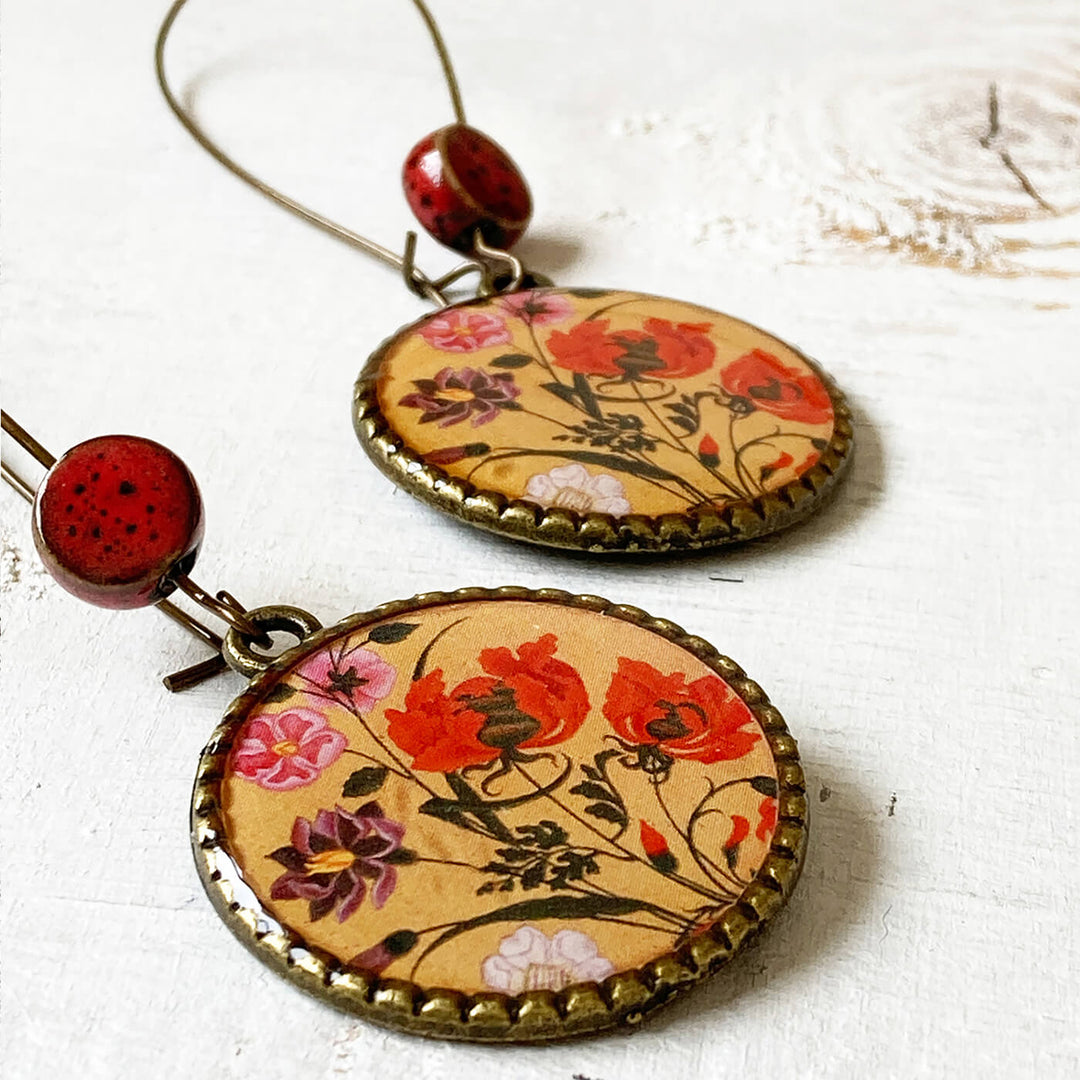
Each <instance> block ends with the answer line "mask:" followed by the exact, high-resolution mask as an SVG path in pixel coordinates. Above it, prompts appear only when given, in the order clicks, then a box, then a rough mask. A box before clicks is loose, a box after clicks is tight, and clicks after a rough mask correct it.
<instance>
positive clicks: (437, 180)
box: [401, 124, 532, 251]
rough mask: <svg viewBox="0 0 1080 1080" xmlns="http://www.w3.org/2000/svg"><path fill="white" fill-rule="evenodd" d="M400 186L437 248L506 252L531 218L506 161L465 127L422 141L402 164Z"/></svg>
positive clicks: (525, 194) (528, 199) (525, 195)
mask: <svg viewBox="0 0 1080 1080" xmlns="http://www.w3.org/2000/svg"><path fill="white" fill-rule="evenodd" d="M401 182H402V184H403V186H404V188H405V198H406V199H408V200H409V206H410V207H412V212H413V213H414V214H415V215H416V217H417V220H418V221H419V222H420V224H421V225H423V226H424V228H425V229H427V231H428V232H429V233H431V235H432V236H434V237H435V239H436V240H438V241H439V242H440V243H441V244H446V245H447V246H448V247H452V248H456V249H457V250H458V251H471V250H472V246H473V236H474V234H475V232H476V230H477V229H479V230H480V233H481V235H482V236H483V238H484V242H485V243H487V244H489V245H491V246H492V247H497V248H503V249H506V248H509V247H510V246H511V245H512V244H514V243H515V242H516V241H517V240H519V239H520V238H521V235H522V233H524V232H525V227H526V226H527V225H528V223H529V218H530V217H531V216H532V196H531V195H530V194H529V187H528V185H527V184H526V183H525V178H524V177H523V176H522V175H521V173H520V171H519V170H518V167H517V166H516V165H515V164H514V162H513V161H512V160H511V158H510V155H509V154H507V152H506V151H505V150H504V149H503V148H502V147H501V146H499V145H498V144H497V143H495V142H492V140H491V139H489V138H488V137H487V136H486V135H484V134H482V133H481V132H479V131H477V130H476V129H475V128H471V127H468V126H467V125H465V124H450V125H448V126H447V127H444V128H439V130H438V131H435V132H433V133H432V134H430V135H428V136H427V138H425V139H421V140H420V142H418V143H417V144H416V146H414V147H413V148H412V151H411V152H410V153H409V156H408V157H407V158H406V159H405V167H404V168H403V169H402V173H401Z"/></svg>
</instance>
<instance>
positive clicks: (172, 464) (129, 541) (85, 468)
mask: <svg viewBox="0 0 1080 1080" xmlns="http://www.w3.org/2000/svg"><path fill="white" fill-rule="evenodd" d="M202 533H203V514H202V499H201V498H200V496H199V489H198V487H197V486H196V484H195V480H194V478H193V477H192V476H191V473H189V472H188V469H187V466H185V465H184V463H183V462H182V461H181V460H180V459H179V458H178V457H177V456H176V455H175V454H173V453H172V451H170V450H167V449H166V448H165V447H164V446H161V445H159V444H158V443H156V442H152V441H151V440H149V439H142V438H138V437H136V436H131V435H106V436H102V437H100V438H96V439H90V440H88V441H87V442H84V443H80V444H79V445H78V446H76V447H74V448H73V449H72V450H69V451H68V452H67V453H66V454H64V456H63V457H61V458H60V460H59V461H57V463H56V464H55V465H54V466H53V467H52V469H51V470H50V471H49V473H48V475H47V476H46V478H45V481H44V483H43V484H42V486H41V488H40V490H39V491H38V496H37V499H36V501H35V508H34V541H35V543H36V544H37V548H38V552H39V553H40V555H41V558H42V561H43V562H44V563H45V566H46V567H47V568H48V570H49V572H50V573H51V574H52V575H53V577H55V578H56V580H57V581H58V582H59V583H60V584H61V585H62V586H63V587H64V588H65V589H67V590H68V592H71V593H74V594H75V595H76V596H78V597H79V598H80V599H82V600H87V601H89V602H90V603H92V604H97V605H99V606H101V607H109V608H134V607H144V606H146V605H149V604H153V603H156V602H157V601H158V600H160V599H161V598H162V597H163V596H165V595H166V594H167V593H169V592H171V591H172V589H173V586H172V584H171V583H170V582H169V581H168V580H167V579H166V576H167V575H168V574H169V573H170V571H175V570H182V571H186V570H187V569H190V567H191V565H192V564H193V563H194V561H195V555H196V553H197V551H198V547H199V543H200V542H201V540H202Z"/></svg>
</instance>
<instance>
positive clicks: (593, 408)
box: [574, 371, 604, 420]
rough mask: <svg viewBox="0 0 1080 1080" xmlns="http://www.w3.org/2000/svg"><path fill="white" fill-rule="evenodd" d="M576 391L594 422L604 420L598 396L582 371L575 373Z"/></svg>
mask: <svg viewBox="0 0 1080 1080" xmlns="http://www.w3.org/2000/svg"><path fill="white" fill-rule="evenodd" d="M574 389H575V390H576V391H577V396H578V398H579V399H580V400H581V404H582V406H583V407H584V409H585V411H586V412H587V413H588V414H589V415H590V416H591V417H592V418H593V419H594V420H603V418H604V414H603V413H602V412H601V411H600V406H599V404H597V401H596V395H595V394H594V393H593V389H592V387H591V386H590V385H589V380H588V379H586V378H585V376H584V375H582V373H581V372H580V371H575V372H574Z"/></svg>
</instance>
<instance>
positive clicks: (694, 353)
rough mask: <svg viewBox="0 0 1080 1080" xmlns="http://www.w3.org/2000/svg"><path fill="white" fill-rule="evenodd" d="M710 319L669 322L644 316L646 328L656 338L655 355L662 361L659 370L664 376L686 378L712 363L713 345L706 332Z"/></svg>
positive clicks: (710, 325)
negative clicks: (699, 321) (697, 321)
mask: <svg viewBox="0 0 1080 1080" xmlns="http://www.w3.org/2000/svg"><path fill="white" fill-rule="evenodd" d="M711 329H712V323H685V322H681V323H671V322H669V321H668V320H667V319H646V320H645V332H646V333H647V334H651V335H652V337H653V338H654V339H655V341H656V355H657V356H659V357H660V359H661V360H663V362H664V369H663V371H662V372H661V373H660V374H662V375H663V376H664V378H666V379H685V378H686V377H687V376H689V375H700V374H701V373H702V372H703V371H708V370H709V368H710V367H712V362H713V360H715V359H716V346H715V345H714V344H713V343H712V341H711V340H710V339H709V338H708V337H706V336H705V335H706V334H707V333H708V331H710V330H711Z"/></svg>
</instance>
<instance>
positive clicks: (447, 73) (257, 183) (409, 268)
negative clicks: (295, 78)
mask: <svg viewBox="0 0 1080 1080" xmlns="http://www.w3.org/2000/svg"><path fill="white" fill-rule="evenodd" d="M187 3H188V0H175V2H174V3H173V5H172V7H170V8H169V10H168V12H167V13H166V15H165V18H164V20H163V21H162V23H161V28H160V29H159V30H158V36H157V41H156V42H155V45H154V70H155V72H156V74H157V81H158V86H159V87H160V88H161V93H162V95H163V96H164V98H165V101H166V103H167V104H168V106H169V108H170V109H172V111H173V113H174V114H175V116H176V118H177V120H179V121H180V123H181V124H182V125H183V126H184V128H185V129H186V130H187V132H188V134H190V135H191V137H192V138H193V139H194V140H195V141H196V142H197V143H198V144H199V145H200V146H201V147H202V148H203V149H204V150H205V151H206V152H207V153H208V154H209V155H210V156H211V157H212V158H214V160H215V161H217V162H218V163H219V164H220V165H223V166H224V167H225V168H226V169H228V170H229V172H231V173H232V174H233V175H234V176H236V177H239V179H241V180H243V181H244V183H245V184H248V185H249V186H250V187H253V188H254V189H255V190H256V191H258V192H259V193H260V194H261V195H265V196H266V198H268V199H270V200H271V201H273V202H276V203H277V204H278V205H279V206H283V207H284V208H285V209H286V210H288V211H289V212H290V213H293V214H296V216H297V217H300V218H303V219H304V220H305V221H306V222H308V223H309V224H311V225H314V226H315V227H316V228H318V229H322V231H323V232H325V233H328V234H329V235H330V236H333V237H336V238H337V239H338V240H344V241H345V243H347V244H351V245H352V246H353V247H355V248H359V249H360V250H361V251H363V252H365V253H366V254H368V255H371V256H372V257H373V258H376V259H379V260H380V261H381V262H384V263H386V264H387V265H388V266H392V267H393V268H394V269H395V270H398V271H401V272H402V274H403V275H404V277H405V282H406V284H407V285H408V287H409V288H410V289H411V290H412V291H413V292H415V293H417V294H419V295H420V296H423V297H425V298H427V299H428V300H430V301H432V303H434V304H436V305H438V306H439V307H446V306H447V305H448V304H449V303H450V301H449V300H447V299H446V297H445V296H444V295H443V292H442V288H441V286H440V284H439V282H440V281H441V282H443V283H446V282H447V281H448V280H449V281H453V280H456V279H457V278H458V277H460V276H461V275H462V274H464V273H468V272H470V271H471V270H478V271H479V272H480V273H481V275H486V274H487V270H486V263H484V262H480V261H478V260H472V261H471V262H470V263H469V264H468V265H466V266H463V267H458V268H457V269H456V270H455V271H451V275H453V276H451V275H446V277H444V278H440V279H439V281H433V280H432V279H431V278H429V277H428V275H427V274H425V273H424V272H423V271H422V270H420V269H419V267H417V266H416V265H415V263H414V262H413V251H412V250H411V249H410V248H409V247H408V246H407V247H406V253H405V255H397V254H395V253H394V252H393V251H391V250H390V249H389V248H386V247H383V245H382V244H379V243H377V242H376V241H374V240H371V239H370V238H368V237H366V236H361V235H360V234H359V233H357V232H353V231H352V230H351V229H347V228H345V226H344V225H341V224H339V223H338V222H336V221H331V220H330V219H329V218H327V217H325V216H324V215H322V214H320V213H318V212H317V211H315V210H312V209H311V208H310V207H307V206H304V205H303V204H302V203H299V202H297V201H296V200H295V199H293V198H291V197H290V196H288V195H286V194H285V193H284V192H282V191H279V190H278V189H277V188H275V187H272V186H271V185H270V184H268V183H266V182H265V181H264V180H260V179H259V178H258V177H257V176H256V175H255V174H254V173H252V172H250V171H249V170H247V169H245V168H244V167H243V165H241V164H240V163H239V162H237V161H235V160H233V158H231V157H230V156H229V155H228V154H227V153H225V151H224V150H222V148H221V147H220V146H219V145H218V144H217V143H216V142H214V140H213V139H211V138H210V136H209V135H207V134H206V132H205V131H204V130H203V129H202V127H200V125H199V123H198V121H197V120H196V119H195V118H194V116H193V115H192V114H191V113H190V112H189V111H188V110H187V109H186V108H185V107H184V106H183V104H181V102H180V101H179V99H178V98H177V97H176V95H175V94H174V93H173V91H172V88H171V87H170V86H169V81H168V78H167V76H166V74H165V45H166V42H167V41H168V38H169V33H170V32H171V30H172V28H173V25H174V23H175V22H176V20H177V17H178V16H179V15H180V12H181V11H182V10H183V9H184V8H185V7H186V6H187ZM412 3H413V6H414V7H415V8H416V10H417V11H418V12H419V14H420V17H421V18H422V19H423V21H424V25H425V26H426V27H427V31H428V34H429V35H430V37H431V41H432V43H433V44H434V46H435V51H436V52H437V53H438V54H439V61H440V63H441V64H442V70H443V76H444V77H445V79H446V86H447V90H448V91H449V94H450V104H451V106H452V108H453V110H454V116H455V117H456V119H457V122H458V123H459V124H464V123H465V107H464V105H463V104H462V101H461V88H460V86H459V85H458V81H457V76H456V75H455V74H454V67H453V64H452V63H451V62H450V54H449V52H448V51H447V48H446V43H445V42H444V41H443V37H442V34H441V33H440V32H439V28H438V25H437V24H436V22H435V19H434V17H433V16H432V14H431V12H430V11H429V10H428V8H427V5H426V4H425V3H424V2H423V0H412ZM414 247H415V241H414ZM483 254H484V255H485V257H487V256H488V252H486V251H485V252H483ZM497 256H498V258H499V259H503V260H505V259H508V258H512V257H511V256H507V255H505V253H503V252H498V253H497Z"/></svg>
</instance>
